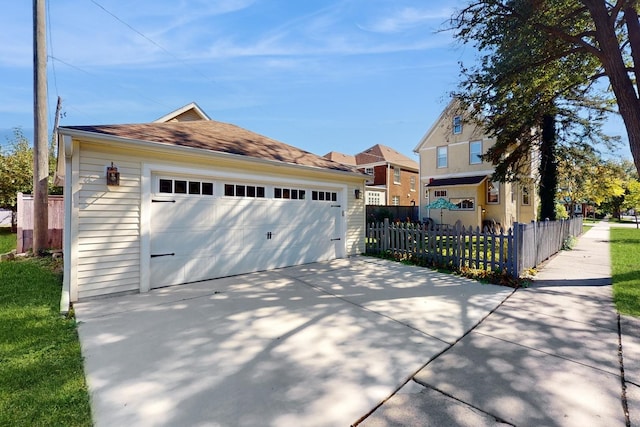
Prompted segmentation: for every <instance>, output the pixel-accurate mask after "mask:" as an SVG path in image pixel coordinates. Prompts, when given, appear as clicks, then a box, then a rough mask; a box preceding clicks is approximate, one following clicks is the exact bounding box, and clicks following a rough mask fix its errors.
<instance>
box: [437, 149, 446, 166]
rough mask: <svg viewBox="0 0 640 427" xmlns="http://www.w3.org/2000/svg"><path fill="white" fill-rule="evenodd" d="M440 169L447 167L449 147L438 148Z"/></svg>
mask: <svg viewBox="0 0 640 427" xmlns="http://www.w3.org/2000/svg"><path fill="white" fill-rule="evenodd" d="M438 167H439V168H446V167H447V147H446V146H444V147H438Z"/></svg>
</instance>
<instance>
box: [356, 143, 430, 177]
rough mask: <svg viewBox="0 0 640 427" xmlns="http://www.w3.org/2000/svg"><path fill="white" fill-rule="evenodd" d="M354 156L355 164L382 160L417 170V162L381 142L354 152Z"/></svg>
mask: <svg viewBox="0 0 640 427" xmlns="http://www.w3.org/2000/svg"><path fill="white" fill-rule="evenodd" d="M355 157H356V164H357V165H366V164H372V163H380V162H384V163H392V164H394V165H398V166H402V167H405V168H407V169H413V170H415V171H416V172H417V171H418V170H419V167H418V162H416V161H415V160H412V159H410V158H409V157H407V156H405V155H404V154H400V153H399V152H397V151H396V150H394V149H393V148H391V147H387V146H386V145H382V144H376V145H374V146H373V147H371V148H368V149H366V150H364V151H363V152H361V153H358V154H356V156H355Z"/></svg>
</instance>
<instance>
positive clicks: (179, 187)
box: [173, 179, 187, 194]
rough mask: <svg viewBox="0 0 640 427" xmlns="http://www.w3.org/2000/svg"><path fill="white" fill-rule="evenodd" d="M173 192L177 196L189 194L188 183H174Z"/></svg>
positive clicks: (176, 181) (177, 181)
mask: <svg viewBox="0 0 640 427" xmlns="http://www.w3.org/2000/svg"><path fill="white" fill-rule="evenodd" d="M173 192H174V193H176V194H187V181H182V180H180V181H179V180H177V179H176V180H175V181H173Z"/></svg>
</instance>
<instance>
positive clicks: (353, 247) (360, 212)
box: [346, 185, 365, 255]
mask: <svg viewBox="0 0 640 427" xmlns="http://www.w3.org/2000/svg"><path fill="white" fill-rule="evenodd" d="M347 188H348V189H347V200H348V207H349V208H348V210H347V212H346V215H347V232H346V235H347V255H358V254H362V253H364V251H365V247H364V239H365V205H364V197H363V196H364V186H362V185H360V186H355V187H354V186H349V187H347ZM356 188H358V189H360V199H356V197H355V190H356Z"/></svg>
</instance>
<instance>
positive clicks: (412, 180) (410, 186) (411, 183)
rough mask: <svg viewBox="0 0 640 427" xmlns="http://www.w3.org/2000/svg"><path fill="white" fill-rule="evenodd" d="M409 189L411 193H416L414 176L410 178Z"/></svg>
mask: <svg viewBox="0 0 640 427" xmlns="http://www.w3.org/2000/svg"><path fill="white" fill-rule="evenodd" d="M409 188H410V189H411V191H416V177H415V176H412V177H410V178H409Z"/></svg>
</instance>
